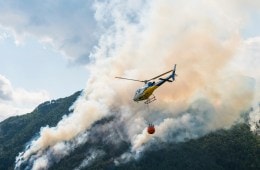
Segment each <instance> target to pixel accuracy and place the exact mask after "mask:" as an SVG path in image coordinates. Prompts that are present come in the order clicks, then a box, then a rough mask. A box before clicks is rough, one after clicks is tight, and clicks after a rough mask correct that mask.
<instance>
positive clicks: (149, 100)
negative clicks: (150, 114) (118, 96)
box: [144, 95, 156, 104]
mask: <svg viewBox="0 0 260 170" xmlns="http://www.w3.org/2000/svg"><path fill="white" fill-rule="evenodd" d="M155 100H156V98H155V96H154V95H152V97H150V98H148V99H147V100H146V101H145V102H144V103H145V104H149V103H152V102H154V101H155Z"/></svg>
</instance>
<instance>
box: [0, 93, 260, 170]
mask: <svg viewBox="0 0 260 170" xmlns="http://www.w3.org/2000/svg"><path fill="white" fill-rule="evenodd" d="M80 94H81V91H78V92H76V93H74V94H73V95H71V96H69V97H65V98H61V99H57V100H51V101H47V102H44V103H42V104H40V105H39V106H38V107H36V108H35V109H34V110H33V111H32V112H31V113H28V114H26V115H21V116H15V117H10V118H8V119H6V120H4V121H3V122H0V143H1V144H0V169H1V170H2V169H3V170H9V169H14V163H15V157H16V156H17V155H18V154H19V152H22V151H23V150H24V149H25V147H26V145H27V144H28V143H29V142H30V141H31V140H33V139H34V138H36V137H37V136H38V135H39V131H40V129H41V127H45V126H50V127H54V126H56V124H57V123H58V122H59V121H60V120H61V119H62V117H63V116H64V115H68V114H69V113H71V111H70V110H69V109H70V108H71V105H72V104H73V103H74V102H75V101H76V99H77V98H78V97H79V96H80ZM117 118H118V117H117V116H116V115H112V116H108V117H105V118H103V119H101V120H99V121H97V122H95V123H94V124H93V125H92V127H91V128H90V129H89V130H88V132H89V136H88V139H89V140H87V141H86V142H85V143H83V144H81V145H79V146H78V147H77V148H75V149H74V150H72V152H71V153H70V154H68V155H66V156H65V157H63V158H61V159H60V160H56V161H53V162H52V164H51V166H50V167H49V169H51V170H52V169H53V170H66V169H68V170H69V169H75V170H76V169H77V170H78V169H108V170H110V169H111V170H112V169H113V170H124V169H133V170H135V169H136V170H141V169H142V170H143V169H149V170H151V169H152V170H153V169H252V170H254V169H260V138H259V136H257V135H255V134H253V133H252V132H251V131H250V128H249V126H248V125H247V124H246V123H237V124H236V125H234V126H232V128H230V129H220V130H217V131H215V132H211V133H209V134H206V135H205V136H202V137H200V138H198V139H191V140H187V141H185V142H179V143H166V142H162V141H157V143H154V144H152V145H153V146H152V147H149V148H148V149H146V150H145V151H143V152H142V153H141V156H140V157H139V158H138V159H137V158H132V159H129V160H128V161H125V162H118V161H117V160H118V159H119V158H120V157H122V154H124V153H128V152H131V142H130V141H129V140H128V139H127V138H126V139H122V138H125V136H122V134H120V133H125V132H124V125H122V124H116V125H117V126H118V127H117V128H118V129H120V130H118V129H113V128H114V127H115V126H110V124H112V125H114V124H113V123H114V122H115V121H116V120H117ZM107 127H112V128H107ZM105 134H110V135H105ZM111 137H112V138H111ZM114 138H115V139H116V142H115V139H114ZM96 154H97V155H96ZM94 157H95V159H94ZM91 158H93V159H91ZM84 161H86V162H88V164H86V163H85V162H84ZM25 167H26V165H24V166H22V167H21V169H25Z"/></svg>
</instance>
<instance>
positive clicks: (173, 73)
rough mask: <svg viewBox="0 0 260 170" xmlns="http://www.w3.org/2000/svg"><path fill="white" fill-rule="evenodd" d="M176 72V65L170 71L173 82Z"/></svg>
mask: <svg viewBox="0 0 260 170" xmlns="http://www.w3.org/2000/svg"><path fill="white" fill-rule="evenodd" d="M175 72H176V64H175V65H174V68H173V71H172V76H171V77H172V81H174V80H175V76H177V74H176V73H175Z"/></svg>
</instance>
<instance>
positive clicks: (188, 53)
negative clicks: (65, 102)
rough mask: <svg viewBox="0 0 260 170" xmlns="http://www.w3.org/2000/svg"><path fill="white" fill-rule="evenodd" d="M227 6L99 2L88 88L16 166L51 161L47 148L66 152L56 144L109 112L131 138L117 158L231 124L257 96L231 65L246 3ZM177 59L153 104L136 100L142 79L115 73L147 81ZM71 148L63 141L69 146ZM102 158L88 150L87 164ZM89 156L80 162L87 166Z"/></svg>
mask: <svg viewBox="0 0 260 170" xmlns="http://www.w3.org/2000/svg"><path fill="white" fill-rule="evenodd" d="M239 2H240V1H239ZM244 3H246V2H244V1H241V4H244ZM228 4H232V5H233V6H232V8H231V7H230V6H229V5H227V6H225V5H226V4H223V2H222V1H220V2H214V3H213V2H208V1H204V0H199V1H196V3H195V2H194V1H189V2H187V1H185V2H180V1H178V2H177V1H171V0H164V1H142V2H139V1H123V2H121V1H117V0H112V1H96V2H95V4H94V7H95V10H96V11H95V17H96V20H97V21H98V22H99V23H100V25H101V26H102V27H105V28H106V31H105V32H104V33H103V35H102V36H101V38H100V39H99V44H98V45H97V46H96V48H95V50H93V51H92V54H91V56H90V58H92V59H93V60H94V61H93V63H91V64H89V65H88V68H89V70H90V73H91V76H90V78H89V80H88V82H87V86H86V88H85V90H84V92H83V94H82V96H81V97H80V98H79V99H78V100H77V101H76V103H75V104H74V106H73V108H74V111H73V113H71V114H70V115H68V116H65V117H63V119H62V120H61V121H60V122H59V123H58V124H57V126H56V127H43V128H42V129H41V131H40V136H39V138H37V139H35V140H33V141H32V142H31V144H30V146H28V147H27V148H26V149H25V151H24V152H22V153H20V155H19V156H18V157H17V161H16V168H17V169H18V168H19V166H20V165H22V164H23V163H25V162H29V165H28V166H32V167H39V166H40V167H44V166H45V167H48V166H50V165H51V163H52V162H51V161H50V159H49V155H48V153H49V152H50V151H51V152H52V153H55V154H53V155H54V157H56V156H55V155H57V154H58V153H60V152H61V151H62V150H54V149H53V148H55V146H57V145H60V144H62V143H63V142H68V141H75V140H76V139H77V138H81V137H82V135H83V134H85V132H86V133H88V130H89V129H90V128H91V127H92V126H93V123H95V122H96V121H98V120H100V119H102V118H104V117H107V116H111V115H116V118H117V119H118V120H117V121H118V122H121V124H124V126H125V129H126V132H124V135H126V137H125V136H124V135H122V138H124V139H125V140H127V141H129V142H130V143H131V145H132V150H131V152H130V153H125V154H123V155H122V156H121V158H119V159H118V160H116V161H115V162H117V163H118V162H119V163H120V160H122V159H128V158H129V154H130V157H131V155H135V154H136V155H138V153H140V152H141V151H142V150H143V149H147V148H149V146H150V145H151V144H155V143H156V142H155V141H156V140H157V139H160V140H163V141H165V142H180V141H185V140H188V139H191V138H197V137H200V136H202V135H204V134H206V133H208V132H210V131H213V130H216V129H218V128H228V127H230V126H231V125H232V124H233V123H234V122H235V121H236V120H237V119H238V118H239V116H240V113H241V111H243V110H244V109H247V108H248V107H249V106H250V105H251V103H252V101H253V100H254V99H255V96H254V91H255V88H256V86H255V84H256V77H249V76H248V75H247V74H241V73H239V72H238V71H237V69H235V67H230V65H232V64H231V63H233V62H235V61H236V58H237V56H238V54H237V52H238V51H239V49H241V44H242V45H243V43H242V42H243V40H242V38H241V36H240V34H239V32H240V29H241V28H242V26H243V24H242V23H243V22H242V20H243V19H242V20H238V19H241V13H239V7H240V3H236V2H235V1H232V2H229V3H228ZM247 8H248V9H251V8H252V7H251V5H250V4H248V6H247ZM248 9H247V10H248ZM231 21H232V22H231ZM233 21H234V22H233ZM174 64H177V74H178V77H177V78H176V81H175V82H174V83H173V84H165V85H163V87H160V88H159V89H158V90H156V91H155V92H154V94H155V96H156V98H157V101H156V102H154V103H152V104H151V105H150V108H149V110H148V109H147V106H145V105H144V104H142V103H134V102H132V101H131V99H132V97H133V94H134V92H135V90H136V89H137V88H138V87H140V86H141V85H142V84H137V83H135V82H126V81H123V80H116V79H114V77H115V76H124V77H129V78H135V79H140V80H144V79H147V78H150V77H153V76H155V75H157V74H160V73H162V72H164V71H167V70H170V69H172V67H173V66H174ZM256 69H257V68H256ZM258 71H259V70H258ZM115 109H116V110H117V111H116V112H115V111H114V110H115ZM115 122H116V120H115ZM146 122H153V123H154V124H155V128H156V133H155V135H148V134H147V133H146V127H147V125H146ZM115 124H116V123H115ZM112 128H114V126H112ZM122 133H123V132H122ZM102 134H103V133H102ZM88 139H89V138H87V139H85V140H83V141H82V143H84V142H85V141H87V140H88ZM72 143H73V142H72ZM73 147H74V148H75V147H76V146H72V145H70V144H68V145H65V148H69V149H67V150H68V152H70V151H71V149H70V148H73ZM66 154H69V153H66ZM58 155H61V157H62V155H65V154H58ZM100 155H102V154H100ZM96 156H99V154H97V155H90V157H89V158H86V161H85V162H88V161H89V162H92V158H91V157H96ZM93 159H94V158H93ZM90 160H91V161H90ZM85 162H83V163H82V167H85V166H87V163H85ZM79 168H81V165H80V166H79Z"/></svg>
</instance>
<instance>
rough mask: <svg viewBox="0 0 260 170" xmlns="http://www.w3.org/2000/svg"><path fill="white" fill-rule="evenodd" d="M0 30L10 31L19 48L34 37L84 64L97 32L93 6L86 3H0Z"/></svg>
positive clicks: (48, 1)
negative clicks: (30, 37)
mask: <svg viewBox="0 0 260 170" xmlns="http://www.w3.org/2000/svg"><path fill="white" fill-rule="evenodd" d="M0 26H2V27H4V28H7V29H9V30H11V32H12V33H13V35H14V36H15V40H16V43H18V44H19V43H22V42H23V41H24V39H25V38H26V37H27V36H34V37H36V38H37V39H39V40H40V41H41V42H45V43H50V42H51V43H50V44H51V45H53V47H55V48H56V49H57V50H59V51H60V52H61V53H63V54H64V55H65V56H66V57H68V58H69V59H72V60H78V61H81V62H82V61H83V60H84V62H86V61H88V60H89V59H88V56H89V53H90V50H91V48H92V46H93V45H94V44H95V43H96V39H97V38H96V36H97V32H98V31H97V26H96V22H95V20H94V13H93V11H92V2H91V1H85V0H79V1H73V2H72V1H69V0H65V1H64V0H62V1H61V0H58V1H52V0H45V1H33V0H29V1H27V2H26V3H24V2H21V1H19V0H16V1H6V2H0ZM46 40H48V41H46Z"/></svg>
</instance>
